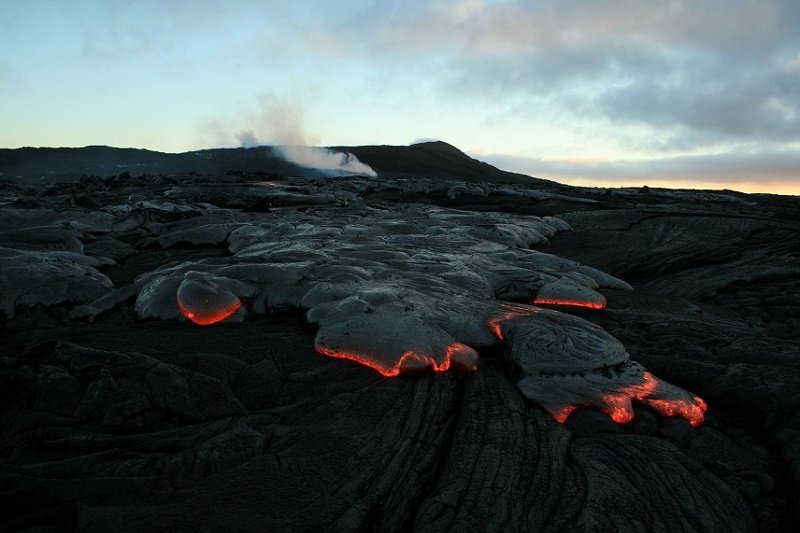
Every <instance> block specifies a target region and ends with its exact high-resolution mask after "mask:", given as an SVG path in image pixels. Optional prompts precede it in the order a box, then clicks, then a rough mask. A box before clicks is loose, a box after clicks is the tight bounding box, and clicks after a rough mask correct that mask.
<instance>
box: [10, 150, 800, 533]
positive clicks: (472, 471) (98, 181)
mask: <svg viewBox="0 0 800 533" xmlns="http://www.w3.org/2000/svg"><path fill="white" fill-rule="evenodd" d="M352 152H353V153H355V154H356V155H357V156H358V157H359V159H360V160H361V161H363V162H365V163H367V164H369V165H371V167H372V168H374V169H375V170H376V171H377V174H378V177H377V178H367V177H360V176H349V177H341V178H335V179H320V178H319V177H318V176H314V177H309V176H306V177H302V176H297V175H296V174H302V173H303V172H302V169H298V168H296V167H292V168H288V169H287V168H283V167H280V168H276V167H274V165H273V167H269V165H266V166H265V165H263V162H261V163H259V162H258V161H254V160H252V157H250V159H248V163H247V165H248V166H247V168H246V170H244V171H238V172H224V171H221V170H219V169H218V168H216V167H215V168H214V169H213V172H211V173H207V174H200V173H186V172H179V171H180V170H181V169H180V168H175V167H169V169H170V170H172V171H175V173H174V174H169V175H166V174H162V175H158V176H156V175H149V174H143V175H141V176H138V177H137V176H132V175H131V174H128V173H124V174H120V175H118V176H114V177H84V178H82V179H75V177H74V176H72V175H71V174H69V173H65V175H67V174H69V178H68V179H67V180H66V181H62V182H57V183H40V184H33V181H34V180H32V179H30V178H29V177H26V176H25V174H24V172H23V171H21V170H19V169H20V168H22V167H21V166H20V165H21V163H20V157H17V156H19V154H16V155H15V157H16V159H15V160H14V165H15V169H14V172H15V173H20V178H19V179H17V180H16V181H13V182H6V183H4V184H3V185H2V189H1V193H2V198H0V220H2V228H0V266H1V267H2V270H0V283H2V298H0V315H1V316H2V320H3V322H2V326H1V327H2V340H1V341H0V343H2V344H1V346H2V350H1V351H0V379H1V380H2V388H0V390H1V391H2V393H1V394H0V398H2V404H0V420H2V424H1V425H0V427H2V429H0V438H1V439H2V440H0V495H2V499H3V500H4V501H5V502H6V503H5V505H4V506H3V509H4V510H3V511H2V516H1V518H2V524H3V526H4V527H5V528H6V529H8V530H10V531H18V530H26V529H40V530H48V531H50V530H73V529H79V530H97V531H109V530H121V531H143V530H163V529H166V528H170V529H187V530H195V529H202V528H206V529H213V530H240V531H241V530H280V531H293V530H309V529H312V530H318V529H321V528H329V529H334V530H346V531H352V530H356V531H366V530H380V531H399V530H412V531H423V530H436V531H440V530H457V531H470V530H474V531H488V530H507V531H526V530H527V531H549V530H563V529H567V530H570V531H573V530H574V531H759V530H763V531H766V530H769V531H775V530H778V531H780V530H786V531H791V530H793V529H794V528H796V527H797V525H798V522H797V517H798V511H800V499H799V498H800V415H798V404H800V347H798V345H799V343H798V337H800V334H798V328H800V304H799V303H798V302H800V266H799V265H800V238H798V237H799V235H798V233H799V230H800V202H798V199H797V198H794V197H779V196H768V195H744V194H739V193H732V192H700V191H672V190H651V189H636V190H633V189H615V190H611V189H608V190H597V189H578V188H571V187H566V186H561V185H558V184H555V183H553V182H547V181H544V180H535V179H531V178H527V179H526V178H524V177H521V176H519V175H513V174H507V173H503V172H502V171H499V170H497V169H494V168H493V167H488V165H485V164H480V163H478V162H475V161H473V160H470V159H469V158H467V157H466V156H464V155H463V154H461V153H460V152H458V151H457V150H455V149H454V148H452V147H450V146H448V145H444V144H443V143H427V144H426V145H423V146H419V145H417V147H416V148H415V147H410V148H389V147H363V148H361V149H352ZM248 154H249V155H250V156H252V152H248ZM6 155H8V154H6ZM138 155H139V156H142V154H138ZM145 155H146V154H145ZM235 155H236V154H235V153H234V152H226V153H225V157H226V158H228V160H226V163H225V164H228V165H229V164H230V161H229V160H230V158H232V157H233V158H234V159H235V157H234V156H235ZM196 157H197V156H195V159H196ZM6 159H8V158H6ZM211 159H213V158H211ZM204 160H205V161H209V160H210V159H209V158H204ZM159 161H160V163H159V164H162V165H163V164H166V163H164V161H165V160H164V158H161V159H159ZM38 164H39V166H41V164H42V163H41V162H39V163H38ZM59 164H62V165H63V162H62V163H59ZM107 164H109V163H108V161H105V162H104V165H107ZM140 164H141V165H143V166H140V167H137V168H140V169H141V168H144V169H145V170H146V169H147V165H146V161H145V162H141V163H140ZM209 164H210V163H209ZM259 164H261V165H262V166H263V167H264V168H266V170H265V171H257V170H255V168H256V167H258V165H259ZM53 165H54V166H55V163H53ZM283 165H284V166H286V163H285V162H284V163H283ZM22 166H24V165H22ZM103 168H106V167H103ZM159 168H160V167H159ZM443 169H445V170H443ZM276 170H282V171H283V173H281V172H275V171H276ZM39 171H40V169H38V168H37V172H39ZM51 174H57V172H54V173H51ZM289 174H292V176H290V175H289ZM5 175H6V176H8V174H7V173H6V174H5ZM47 181H53V180H51V179H48V180H47Z"/></svg>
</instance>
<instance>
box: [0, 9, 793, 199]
mask: <svg viewBox="0 0 800 533" xmlns="http://www.w3.org/2000/svg"><path fill="white" fill-rule="evenodd" d="M798 26H800V12H799V11H798V10H797V9H796V7H795V6H794V5H793V2H792V0H768V1H760V2H758V1H754V0H735V1H733V2H729V3H725V4H720V3H716V2H697V3H682V2H678V3H675V2H647V1H634V0H625V1H617V2H612V1H610V0H609V1H606V0H601V1H592V2H590V1H588V0H576V1H573V2H566V3H564V2H544V3H537V4H536V5H530V3H527V2H522V1H518V0H499V1H488V0H441V1H437V2H431V3H426V4H424V5H408V4H405V3H400V2H395V1H390V2H374V1H366V0H365V1H362V2H358V3H353V4H348V5H347V7H341V6H332V5H330V4H328V3H325V2H307V3H303V4H292V5H287V4H285V3H281V2H255V1H252V0H239V1H227V2H221V1H217V0H204V1H202V2H185V1H175V2H170V3H169V4H162V3H159V2H151V1H143V2H139V3H136V4H127V5H120V4H118V3H116V2H111V1H105V0H82V1H75V2H45V1H32V2H25V3H16V2H8V3H3V4H1V5H0V115H2V116H3V117H4V121H3V125H2V126H0V146H2V147H6V148H12V149H13V148H20V147H25V146H28V147H76V148H80V147H85V146H113V147H132V148H141V149H147V150H154V151H160V152H166V153H182V152H187V151H197V150H203V149H213V148H236V147H248V146H255V145H272V146H285V145H298V146H365V145H390V146H407V145H409V144H413V143H415V142H418V141H424V140H439V139H441V140H443V141H444V142H447V143H448V144H452V145H453V146H456V147H458V148H459V149H460V150H462V151H464V152H465V153H466V154H467V155H469V156H470V157H473V158H475V159H479V160H481V161H485V162H487V163H490V164H492V165H494V166H496V167H498V168H500V169H502V170H507V171H510V172H517V173H521V174H527V175H530V176H535V177H539V178H545V179H549V180H553V181H557V182H560V183H565V184H570V185H579V186H588V187H623V186H624V187H637V186H642V185H648V186H650V187H665V188H674V189H711V190H723V189H730V190H737V191H742V192H766V193H778V194H793V195H800V112H798V107H800V84H799V83H798V82H797V80H798V79H800V35H798V34H797V32H796V28H797V27H798Z"/></svg>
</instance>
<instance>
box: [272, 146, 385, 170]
mask: <svg viewBox="0 0 800 533" xmlns="http://www.w3.org/2000/svg"><path fill="white" fill-rule="evenodd" d="M275 151H276V152H277V153H278V154H280V155H281V157H283V158H284V159H286V160H287V161H289V162H291V163H294V164H296V165H300V166H303V167H308V168H314V169H317V170H321V171H322V172H324V173H326V174H358V175H361V176H370V177H372V178H374V177H377V175H378V173H377V172H375V171H374V170H372V167H370V166H369V165H367V164H364V163H362V162H361V161H359V160H358V158H357V157H356V156H354V155H353V154H351V153H347V152H335V151H333V150H329V149H327V148H316V147H313V146H296V145H292V146H276V147H275Z"/></svg>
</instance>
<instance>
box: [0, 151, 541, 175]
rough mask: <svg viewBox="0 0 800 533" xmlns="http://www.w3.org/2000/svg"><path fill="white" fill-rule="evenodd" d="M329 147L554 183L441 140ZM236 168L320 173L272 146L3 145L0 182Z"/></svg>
mask: <svg viewBox="0 0 800 533" xmlns="http://www.w3.org/2000/svg"><path fill="white" fill-rule="evenodd" d="M330 149H331V150H334V151H341V152H349V153H351V154H353V155H355V156H356V157H357V158H358V159H359V160H360V161H361V162H363V163H366V164H367V165H369V166H370V167H372V168H373V169H374V170H375V171H376V172H377V173H378V176H379V177H384V178H397V177H429V178H430V177H438V178H442V179H458V180H463V181H472V182H477V181H491V182H499V183H534V182H541V183H544V182H547V183H553V182H549V181H547V180H538V179H537V178H532V177H530V176H526V175H524V174H516V173H513V172H506V171H503V170H500V169H498V168H496V167H494V166H492V165H490V164H488V163H484V162H482V161H478V160H476V159H473V158H471V157H469V156H468V155H467V154H465V153H464V152H462V151H461V150H459V149H458V148H456V147H454V146H452V145H450V144H447V143H445V142H441V141H436V142H426V143H419V144H413V145H411V146H338V147H331V148H330ZM236 171H240V172H263V173H268V174H277V175H284V176H309V177H318V176H320V173H319V171H318V170H316V169H313V168H309V167H303V166H300V165H297V164H294V163H291V162H289V161H286V160H285V159H284V158H283V157H281V156H280V155H279V153H278V151H277V150H275V149H273V148H272V147H269V146H261V147H256V148H215V149H209V150H198V151H194V152H184V153H179V154H171V153H164V152H156V151H153V150H144V149H136V148H112V147H109V146H87V147H85V148H16V149H0V180H12V181H18V182H27V183H31V182H36V183H42V182H45V183H46V182H63V181H73V180H76V179H78V178H80V177H81V176H112V175H118V174H122V173H123V172H128V173H130V174H131V175H134V176H138V175H142V174H150V175H159V174H164V175H180V174H188V173H190V172H196V173H199V174H203V175H206V174H226V173H228V172H236Z"/></svg>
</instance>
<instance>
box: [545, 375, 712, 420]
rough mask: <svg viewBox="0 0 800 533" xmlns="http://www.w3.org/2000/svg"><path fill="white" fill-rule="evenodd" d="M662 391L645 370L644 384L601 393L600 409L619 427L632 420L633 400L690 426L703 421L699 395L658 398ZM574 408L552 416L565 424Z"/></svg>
mask: <svg viewBox="0 0 800 533" xmlns="http://www.w3.org/2000/svg"><path fill="white" fill-rule="evenodd" d="M660 392H662V390H661V385H659V381H658V380H657V379H656V378H655V377H654V376H653V374H651V373H650V372H647V371H645V372H644V375H643V381H642V382H641V383H636V384H633V385H628V386H625V387H620V388H619V389H617V390H616V391H614V392H611V393H607V394H601V395H600V398H601V401H600V402H599V403H600V406H599V409H600V410H601V411H602V412H604V413H606V414H607V415H609V416H610V417H611V419H612V420H614V422H616V423H618V424H627V423H628V422H630V421H631V420H633V415H634V413H633V403H632V402H633V400H637V401H640V402H642V403H645V404H647V405H649V406H650V407H652V408H653V410H655V411H656V412H657V413H658V414H660V415H662V416H680V417H681V418H684V419H686V420H687V421H688V422H689V423H690V424H691V425H692V426H694V427H698V426H700V425H701V424H702V423H703V421H704V420H705V412H706V409H707V408H708V406H707V405H706V402H704V401H703V400H702V399H701V398H699V397H698V396H692V397H691V399H689V398H674V399H664V398H659V397H658V396H659V393H660ZM578 407H579V406H577V405H568V406H565V407H564V408H563V410H562V411H560V412H558V413H557V414H554V415H553V417H554V418H555V419H556V420H558V421H559V422H564V421H566V419H567V417H569V415H570V413H572V411H574V410H575V409H577V408H578Z"/></svg>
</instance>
